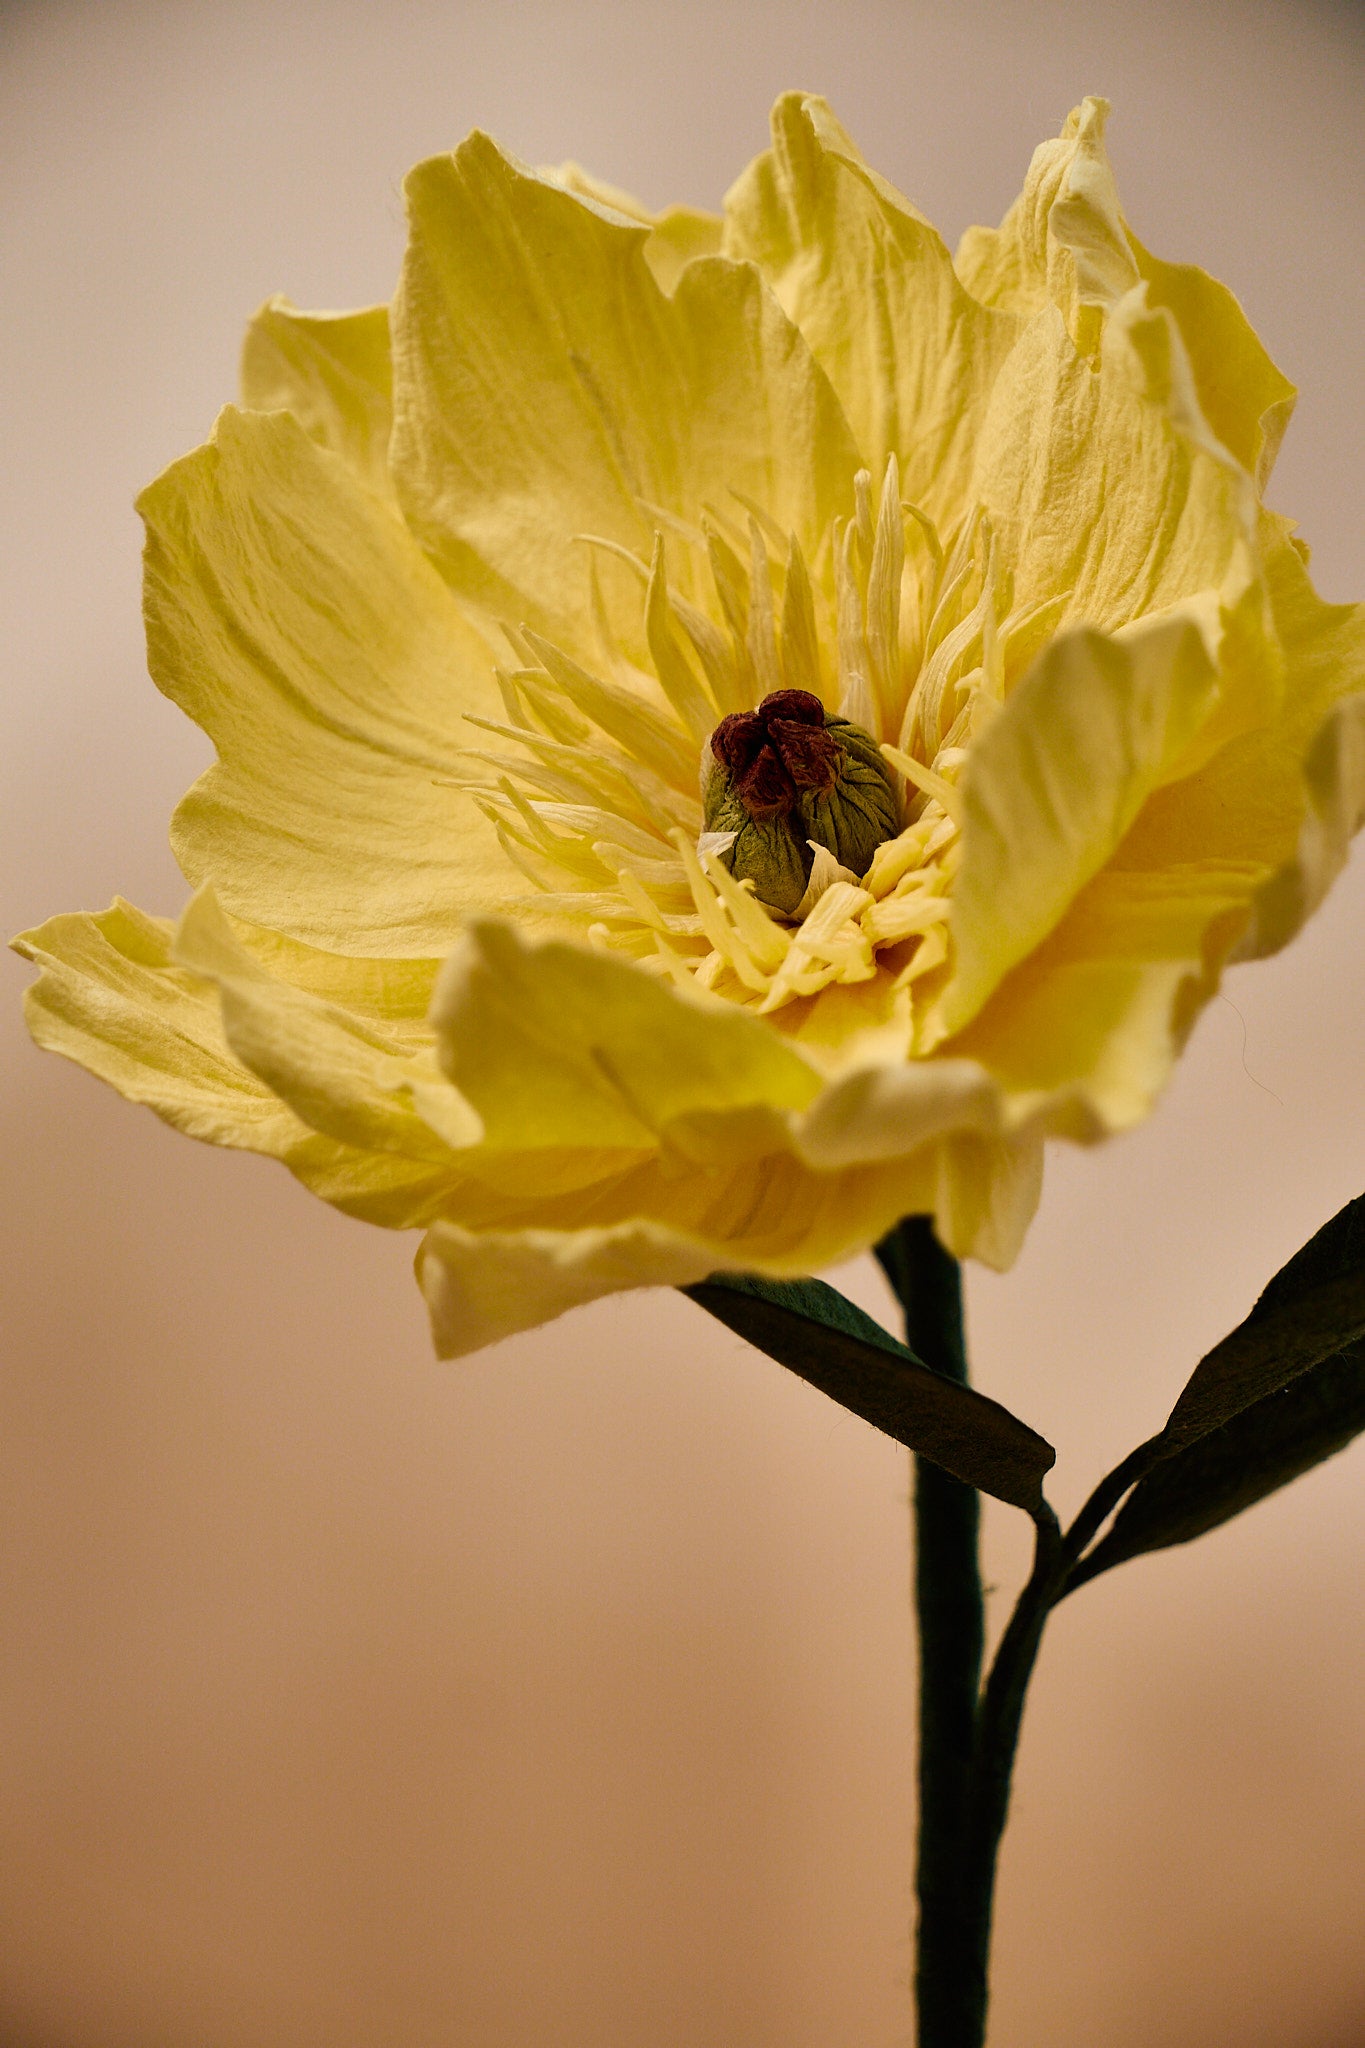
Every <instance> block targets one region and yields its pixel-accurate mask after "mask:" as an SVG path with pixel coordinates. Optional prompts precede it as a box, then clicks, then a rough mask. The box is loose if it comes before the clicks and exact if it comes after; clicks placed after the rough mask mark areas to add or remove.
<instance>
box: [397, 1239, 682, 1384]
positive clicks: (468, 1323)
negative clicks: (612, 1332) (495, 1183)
mask: <svg viewBox="0 0 1365 2048" xmlns="http://www.w3.org/2000/svg"><path fill="white" fill-rule="evenodd" d="M714 1269H715V1260H714V1257H713V1255H712V1253H711V1252H710V1251H709V1249H708V1248H707V1247H706V1246H704V1245H696V1244H689V1243H688V1242H687V1240H686V1239H685V1238H682V1237H678V1236H676V1235H675V1234H674V1233H673V1232H671V1231H667V1230H659V1229H656V1228H654V1227H652V1226H651V1225H649V1224H647V1223H627V1224H623V1225H621V1226H618V1227H617V1228H615V1229H611V1230H578V1231H552V1230H525V1231H515V1232H512V1231H506V1232H489V1233H476V1232H473V1231H468V1230H462V1229H460V1228H459V1226H458V1225H457V1224H451V1223H437V1224H434V1225H433V1227H432V1228H431V1229H430V1230H429V1231H428V1232H427V1234H426V1236H425V1237H424V1238H423V1240H422V1246H421V1250H420V1251H419V1252H418V1254H417V1280H418V1284H419V1286H420V1287H421V1289H422V1292H423V1294H424V1295H425V1296H426V1302H427V1307H428V1309H429V1310H430V1313H431V1333H432V1340H433V1342H434V1344H435V1346H436V1355H437V1357H438V1358H463V1357H465V1356H466V1355H467V1354H468V1353H469V1352H471V1351H478V1350H479V1349H480V1348H481V1347H482V1346H483V1345H485V1344H494V1343H496V1342H497V1341H498V1339H499V1338H500V1337H511V1336H514V1335H515V1334H516V1332H517V1331H518V1330H531V1329H534V1328H535V1326H536V1325H537V1324H538V1323H546V1322H549V1321H550V1320H551V1319H552V1318H553V1317H555V1316H561V1315H563V1314H564V1313H565V1311H566V1310H568V1309H571V1308H581V1307H582V1306H583V1304H584V1303H585V1302H589V1301H595V1300H597V1299H598V1298H599V1297H600V1296H602V1295H604V1294H615V1293H619V1292H620V1290H621V1289H623V1288H628V1287H685V1286H686V1285H687V1284H688V1282H689V1281H692V1280H704V1279H705V1277H706V1275H707V1274H708V1273H710V1272H712V1271H714Z"/></svg>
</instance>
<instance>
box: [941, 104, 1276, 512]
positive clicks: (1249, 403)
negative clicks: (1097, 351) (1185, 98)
mask: <svg viewBox="0 0 1365 2048" xmlns="http://www.w3.org/2000/svg"><path fill="white" fill-rule="evenodd" d="M1108 112H1109V108H1108V105H1107V103H1106V102H1105V101H1103V100H1096V99H1088V100H1085V101H1084V102H1083V103H1082V104H1081V105H1080V106H1079V107H1077V108H1075V109H1074V110H1073V112H1072V113H1071V114H1070V115H1069V116H1068V119H1067V121H1066V124H1065V126H1064V127H1063V129H1062V133H1061V135H1060V136H1059V137H1058V138H1057V139H1056V140H1055V141H1051V142H1044V143H1042V144H1041V145H1040V146H1039V148H1038V149H1037V150H1036V151H1035V152H1034V157H1033V162H1032V164H1031V166H1030V168H1029V174H1028V177H1027V179H1026V180H1025V184H1024V190H1023V192H1022V193H1021V195H1020V197H1019V198H1018V199H1017V200H1016V201H1015V203H1014V205H1013V206H1012V207H1011V208H1010V210H1009V212H1008V213H1007V214H1006V216H1005V219H1004V220H1003V221H1002V223H1001V225H1000V226H999V227H998V228H980V227H976V228H968V230H967V232H966V234H965V235H964V236H963V238H962V242H961V245H960V247H959V249H958V252H957V269H958V273H959V275H960V276H961V277H962V280H963V282H964V284H965V285H966V287H967V289H968V290H969V291H970V292H971V293H972V295H973V297H974V298H976V299H979V300H980V301H981V303H982V304H983V305H987V306H990V307H993V308H996V309H997V310H999V311H1002V312H1007V313H1010V314H1013V315H1014V316H1015V317H1016V318H1017V319H1020V320H1030V319H1032V318H1034V317H1035V316H1036V315H1037V314H1039V313H1041V312H1043V311H1044V310H1045V309H1047V308H1049V307H1054V306H1055V307H1056V308H1057V310H1058V311H1059V312H1060V313H1061V314H1062V316H1063V319H1064V320H1065V322H1066V324H1067V328H1068V332H1069V333H1070V334H1071V336H1072V338H1073V340H1076V341H1080V342H1084V343H1086V344H1087V346H1088V347H1089V348H1091V349H1093V345H1094V342H1095V338H1096V333H1097V325H1096V321H1095V319H1094V317H1093V316H1094V315H1096V314H1100V313H1103V312H1104V311H1105V310H1106V309H1108V308H1110V307H1112V306H1114V305H1116V304H1117V303H1118V301H1119V300H1120V299H1121V298H1122V297H1124V296H1125V294H1126V293H1128V292H1129V291H1131V290H1132V288H1133V287H1134V286H1135V285H1136V284H1138V283H1139V281H1143V282H1145V283H1146V286H1147V293H1146V302H1147V304H1148V305H1149V306H1150V307H1152V308H1153V309H1162V310H1165V311H1166V312H1168V313H1169V314H1170V315H1171V317H1172V318H1173V320H1174V321H1175V324H1176V326H1177V327H1178V329H1179V331H1180V336H1181V340H1182V343H1183V345H1184V349H1185V352H1186V354H1187V356H1188V359H1189V363H1190V369H1191V375H1192V378H1193V383H1194V387H1195V390H1196V392H1197V394H1198V403H1199V407H1200V410H1201V412H1202V414H1203V416H1204V418H1205V419H1206V420H1207V421H1208V424H1209V427H1210V429H1211V430H1212V433H1213V434H1214V435H1215V436H1216V437H1217V439H1218V440H1219V441H1220V442H1221V444H1222V445H1223V447H1224V448H1226V449H1227V450H1228V451H1229V453H1230V454H1231V455H1232V456H1233V457H1235V459H1236V460H1237V461H1238V462H1239V463H1240V464H1241V465H1242V467H1243V468H1244V469H1246V470H1247V471H1248V473H1249V474H1250V475H1251V476H1253V477H1254V478H1255V480H1256V484H1257V487H1258V488H1259V489H1261V490H1264V488H1265V486H1266V483H1267V482H1268V480H1269V476H1270V470H1271V467H1272V465H1273V463H1274V460H1275V455H1276V452H1277V451H1278V448H1279V445H1280V442H1281V440H1282V438H1283V436H1284V430H1285V428H1286V426H1287V425H1288V423H1289V417H1290V414H1291V412H1292V411H1293V407H1294V397H1295V392H1294V386H1293V385H1292V384H1291V383H1290V382H1289V380H1288V378H1287V377H1285V376H1284V375H1283V373H1282V372H1281V371H1280V370H1279V369H1277V368H1276V366H1275V364H1274V363H1273V362H1272V360H1271V358H1270V356H1269V355H1268V354H1267V353H1266V350H1265V348H1264V347H1263V346H1262V344H1261V341H1260V339H1259V338H1258V336H1257V335H1256V333H1255V332H1254V330H1253V329H1252V327H1251V324H1250V322H1249V321H1248V320H1247V317H1246V315H1245V313H1244V312H1243V311H1242V308H1241V306H1240V305H1239V304H1238V302H1237V300H1236V298H1235V297H1234V296H1233V294H1232V293H1231V292H1230V291H1229V290H1228V288H1227V286H1226V285H1223V284H1219V283H1218V281H1217V280H1216V279H1215V278H1211V277H1209V276H1208V274H1207V273H1206V272H1205V271H1202V270H1200V269H1198V268H1196V266H1195V265H1193V264H1186V263H1179V264H1176V263H1163V262H1162V261H1161V260H1160V258H1159V257H1156V256H1153V255H1151V254H1150V253H1149V251H1148V250H1146V249H1144V248H1143V246H1142V244H1141V243H1140V242H1139V241H1138V239H1137V237H1136V236H1135V235H1134V234H1133V232H1132V230H1131V229H1130V228H1129V227H1128V225H1127V223H1126V221H1125V220H1124V218H1123V213H1122V209H1121V207H1120V204H1119V196H1118V188H1117V186H1116V185H1115V182H1114V175H1113V171H1112V169H1111V167H1110V164H1109V158H1108V154H1107V152H1106V150H1105V146H1104V128H1105V121H1106V118H1107V116H1108Z"/></svg>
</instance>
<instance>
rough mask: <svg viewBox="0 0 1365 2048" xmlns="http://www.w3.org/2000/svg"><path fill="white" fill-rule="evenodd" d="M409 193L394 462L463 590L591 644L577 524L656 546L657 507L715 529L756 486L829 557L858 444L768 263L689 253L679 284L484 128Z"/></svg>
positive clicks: (429, 543)
mask: <svg viewBox="0 0 1365 2048" xmlns="http://www.w3.org/2000/svg"><path fill="white" fill-rule="evenodd" d="M407 192H408V205H409V212H410V217H411V228H412V233H411V241H410V243H409V249H408V256H407V261H406V265H405V268H404V273H403V283H402V287H401V290H400V292H399V296H398V300H397V302H396V305H395V313H394V383H395V428H394V440H393V465H394V471H395V475H396V477H397V479H398V486H399V492H400V496H401V498H402V501H403V504H404V507H405V509H406V512H407V515H408V518H409V520H410V521H411V523H412V525H413V528H414V530H415V531H416V532H417V533H418V535H419V536H420V538H421V539H422V541H423V543H424V545H425V546H426V547H427V548H428V549H429V550H430V552H431V554H432V557H433V559H434V560H435V561H436V562H437V563H438V564H439V566H440V567H441V569H442V571H443V573H444V574H445V575H446V576H447V577H448V578H449V579H450V580H451V582H452V583H453V584H454V585H455V586H456V587H457V588H459V589H461V590H462V591H464V592H466V593H468V594H470V595H472V596H473V597H475V598H477V599H478V600H479V601H480V602H481V603H482V604H483V605H484V606H485V607H486V608H487V609H488V610H489V611H490V612H491V613H492V614H493V615H494V616H499V617H510V618H511V619H512V620H513V621H514V622H515V623H520V622H521V621H522V620H523V619H525V620H528V621H529V622H530V623H531V624H532V625H534V626H536V627H537V628H538V629H539V630H542V631H545V632H546V633H548V634H549V635H550V637H552V638H554V637H567V638H569V639H571V640H573V639H576V640H577V641H578V642H579V643H580V644H581V645H583V646H587V645H589V644H591V643H590V631H591V624H590V620H589V616H588V587H587V578H586V574H585V565H584V556H583V549H582V546H581V544H580V543H579V542H578V541H577V540H576V539H575V536H578V535H582V534H585V533H587V534H594V535H597V536H600V537H603V538H605V539H607V540H610V541H614V542H617V543H620V544H623V545H625V546H626V547H628V548H630V549H632V550H634V552H635V553H636V554H638V555H640V556H642V557H644V558H645V559H648V557H649V554H650V548H651V540H652V533H653V527H654V523H655V521H654V514H653V512H652V510H651V509H649V508H651V507H653V506H663V507H664V508H666V510H667V511H669V512H671V513H673V514H676V515H679V516H681V517H684V518H686V519H689V520H692V521H696V520H698V519H699V518H700V517H701V514H702V510H703V507H704V506H705V505H706V504H707V503H708V502H710V503H714V504H716V505H730V504H731V503H732V501H731V499H730V493H731V491H742V492H744V493H746V494H747V495H748V496H749V497H750V498H752V499H754V500H755V501H756V502H758V503H760V504H762V505H763V506H764V508H765V510H766V511H767V513H768V514H769V515H770V516H771V518H772V519H773V520H775V521H776V522H777V525H778V527H779V529H780V530H782V531H783V532H795V533H796V534H797V535H798V537H799V538H800V540H801V542H802V545H803V547H807V548H808V549H813V548H814V545H815V543H816V541H817V540H818V538H819V536H820V535H821V534H822V533H823V531H824V529H825V527H826V525H827V524H828V522H829V520H830V518H831V517H832V515H833V514H834V513H835V512H836V511H837V510H840V509H842V508H843V506H844V505H845V502H846V500H847V499H848V496H849V494H850V492H851V486H852V478H853V473H854V470H855V469H856V468H857V456H856V452H855V450H854V447H853V443H852V439H851V436H850V434H849V430H848V426H847V423H846V421H845V420H844V417H843V414H842V412H841V411H840V408H839V404H838V401H837V399H836V398H835V397H834V394H833V392H832V390H831V389H830V386H829V384H828V382H827V380H826V378H825V376H824V374H823V372H822V371H821V370H820V369H819V368H818V366H817V365H816V364H815V362H814V361H813V359H812V357H811V355H810V352H809V350H808V349H807V347H806V345H805V343H804V342H803V341H802V339H801V337H800V335H799V334H798V333H797V332H796V330H795V329H794V328H793V327H792V326H791V324H790V322H789V321H788V320H787V319H786V317H785V315H784V314H783V313H782V311H781V309H780V308H779V307H778V305H777V303H776V301H775V300H774V299H773V298H772V297H771V295H770V294H768V293H767V292H766V291H765V290H764V288H763V286H762V284H761V282H760V280H759V279H758V277H757V276H756V274H755V273H754V272H753V271H752V270H751V269H749V268H748V267H747V266H743V265H736V264H732V263H727V262H723V261H721V260H720V259H718V258H711V259H704V260H701V261H697V262H693V263H689V264H688V265H687V266H686V268H685V269H683V271H682V272H681V274H680V276H679V277H678V280H677V284H676V287H675V289H674V291H673V293H672V295H671V296H667V295H666V294H665V293H664V292H663V291H661V290H660V288H659V285H658V284H657V283H656V281H655V278H654V277H653V275H652V274H651V271H650V268H649V264H648V262H647V260H646V254H645V243H646V240H647V237H648V234H649V230H648V229H647V228H646V227H644V226H643V225H637V224H633V223H631V222H629V221H627V220H626V219H625V218H624V217H623V216H622V215H620V214H618V213H616V212H613V211H608V210H607V209H605V208H603V207H601V206H600V205H597V204H595V203H593V202H591V201H589V200H586V199H582V198H578V197H575V196H574V195H573V194H571V193H568V192H566V191H565V190H564V189H563V187H562V186H560V185H559V184H557V183H554V182H550V181H547V180H545V179H543V178H538V177H536V176H535V175H534V173H532V172H530V171H528V170H526V169H525V168H524V167H522V166H519V165H517V164H515V163H513V162H512V161H511V160H510V159H508V158H507V157H505V156H503V155H502V154H501V153H500V152H499V151H498V150H497V149H496V147H495V146H494V145H493V143H491V142H490V141H489V140H488V139H487V137H485V136H481V135H475V136H472V137H471V138H470V139H469V141H467V142H466V143H464V144H463V145H462V146H461V147H460V149H459V150H458V151H457V152H456V153H455V155H454V156H447V157H437V158H434V159H432V160H431V161H430V162H428V163H425V164H422V165H420V166H419V167H418V169H417V170H415V171H414V172H413V173H412V174H411V176H410V178H409V180H408V186H407ZM624 573H625V572H624V571H623V572H622V574H624ZM636 601H637V602H638V599H637V600H636Z"/></svg>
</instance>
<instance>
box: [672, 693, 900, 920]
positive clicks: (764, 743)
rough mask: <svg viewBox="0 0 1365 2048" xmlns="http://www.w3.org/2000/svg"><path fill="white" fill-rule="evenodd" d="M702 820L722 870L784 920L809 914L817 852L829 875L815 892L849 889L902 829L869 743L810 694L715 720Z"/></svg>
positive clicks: (887, 779)
mask: <svg viewBox="0 0 1365 2048" xmlns="http://www.w3.org/2000/svg"><path fill="white" fill-rule="evenodd" d="M708 756H709V758H708ZM702 815H703V819H704V822H705V826H706V831H707V832H708V833H709V834H710V835H711V842H710V843H711V848H712V850H713V851H714V853H715V856H716V858H717V859H718V860H720V861H721V862H722V863H723V865H724V866H725V868H726V870H727V871H728V872H729V873H730V874H731V875H733V876H734V878H735V880H736V881H737V882H751V883H752V884H753V888H754V894H755V895H756V896H757V897H758V900H759V901H760V903H764V904H767V906H768V907H769V909H772V910H776V911H777V912H779V913H780V914H781V915H782V916H783V917H792V918H794V917H802V916H804V915H805V912H806V911H807V910H808V909H813V908H814V902H815V900H816V899H815V898H814V897H813V896H812V880H813V877H814V871H815V864H816V860H817V857H818V856H819V854H820V853H821V852H822V851H823V852H824V853H826V854H828V855H830V856H831V861H830V862H827V863H825V864H824V867H825V869H828V868H829V867H830V866H831V865H832V867H833V869H834V870H835V873H834V874H830V873H828V872H824V871H822V872H821V874H820V875H819V878H818V883H817V886H818V887H819V888H820V889H824V888H827V887H828V886H829V883H830V882H831V880H834V879H839V880H842V881H848V882H857V881H859V880H860V879H861V877H862V876H863V875H864V874H865V873H866V872H867V870H868V868H869V866H870V865H871V862H872V856H873V854H874V853H875V852H876V850H877V848H878V847H879V846H880V845H882V843H883V842H884V841H885V840H887V839H894V838H895V837H896V834H897V833H898V832H899V831H900V828H901V804H900V799H899V797H898V795H897V793H896V788H895V784H894V783H893V781H892V779H891V773H890V770H889V769H888V768H887V766H886V764H885V762H884V761H883V759H882V756H881V750H880V748H879V747H878V745H877V742H876V741H875V740H874V739H873V737H872V735H871V733H869V732H864V731H863V729H862V727H861V726H858V725H854V724H853V723H852V721H851V720H850V719H847V718H839V717H836V716H835V715H834V714H833V713H831V712H828V711H826V709H825V707H824V705H823V704H822V703H821V701H820V699H819V698H818V697H817V696H816V695H815V694H814V692H813V691H811V690H773V691H771V692H770V693H769V695H768V696H766V697H765V698H764V699H763V701H762V703H761V704H760V705H759V707H758V709H757V710H756V711H736V712H731V713H730V715H729V716H728V717H727V718H723V719H722V720H721V722H720V724H719V725H718V726H717V727H716V729H715V731H714V732H713V733H712V735H711V738H710V741H709V742H708V746H707V749H706V751H705V752H704V754H703V757H702ZM808 899H810V900H808Z"/></svg>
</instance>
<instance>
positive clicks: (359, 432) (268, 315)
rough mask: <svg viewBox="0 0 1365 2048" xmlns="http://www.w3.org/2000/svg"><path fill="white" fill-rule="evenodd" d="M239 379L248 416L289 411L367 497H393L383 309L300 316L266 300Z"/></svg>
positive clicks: (385, 309)
mask: <svg viewBox="0 0 1365 2048" xmlns="http://www.w3.org/2000/svg"><path fill="white" fill-rule="evenodd" d="M240 375H241V394H242V404H243V405H244V406H245V407H246V408H247V410H248V411H250V412H292V413H293V415H294V417H295V419H296V420H297V421H298V422H299V425H300V426H301V427H302V428H303V430H304V432H305V433H306V434H307V435H308V436H309V438H310V439H311V440H314V441H316V442H317V443H318V444H319V446H320V447H323V448H330V449H331V451H332V453H333V454H334V455H339V456H341V458H342V460H343V461H345V462H348V463H349V464H350V465H351V467H352V469H354V470H355V472H356V474H357V475H358V476H359V477H361V478H362V479H363V481H364V482H365V483H367V484H368V485H369V486H370V488H371V490H375V491H378V492H379V493H380V494H381V496H384V497H389V496H391V495H392V492H393V484H392V481H391V479H390V477H389V434H390V431H391V430H392V427H393V402H392V385H393V378H392V374H391V370H390V364H389V309H388V307H387V306H367V307H366V308H365V310H364V311H363V312H360V313H300V312H299V311H298V309H297V308H296V307H294V306H291V305H290V303H289V301H288V300H287V299H283V298H273V299H267V300H266V302H265V304H264V305H263V306H262V307H261V310H260V312H259V313H257V315H256V317H255V319H254V320H253V321H252V322H251V324H250V326H249V327H248V328H247V331H246V340H245V341H244V343H243V345H242V364H241V373H240Z"/></svg>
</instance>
